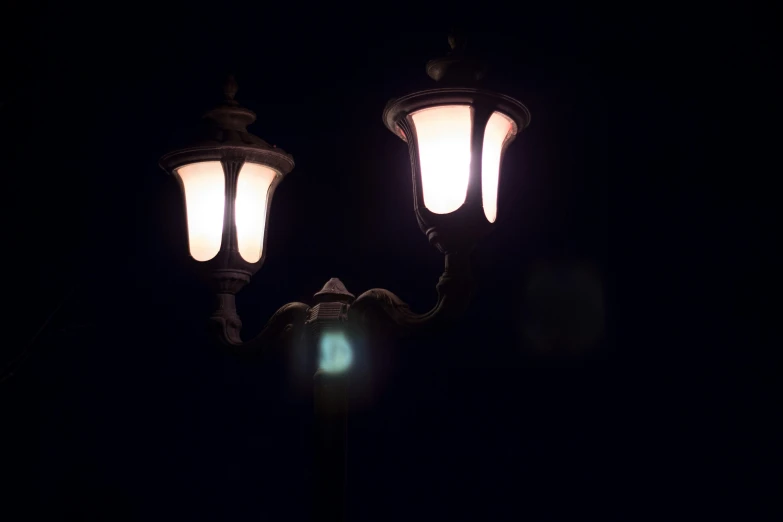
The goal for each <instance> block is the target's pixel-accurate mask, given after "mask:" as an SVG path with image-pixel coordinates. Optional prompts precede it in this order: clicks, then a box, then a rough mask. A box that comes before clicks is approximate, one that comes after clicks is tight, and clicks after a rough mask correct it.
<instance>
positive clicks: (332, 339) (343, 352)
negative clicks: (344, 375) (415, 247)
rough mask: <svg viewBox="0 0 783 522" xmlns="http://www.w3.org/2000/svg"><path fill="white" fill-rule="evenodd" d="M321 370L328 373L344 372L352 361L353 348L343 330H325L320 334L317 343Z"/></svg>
mask: <svg viewBox="0 0 783 522" xmlns="http://www.w3.org/2000/svg"><path fill="white" fill-rule="evenodd" d="M319 351H320V362H319V366H320V368H321V369H322V370H324V371H325V372H329V373H340V372H344V371H345V370H347V369H348V367H349V366H351V361H353V349H352V348H351V343H350V342H349V341H348V338H347V337H345V334H344V333H343V332H327V333H325V334H323V335H322V336H321V342H320V344H319Z"/></svg>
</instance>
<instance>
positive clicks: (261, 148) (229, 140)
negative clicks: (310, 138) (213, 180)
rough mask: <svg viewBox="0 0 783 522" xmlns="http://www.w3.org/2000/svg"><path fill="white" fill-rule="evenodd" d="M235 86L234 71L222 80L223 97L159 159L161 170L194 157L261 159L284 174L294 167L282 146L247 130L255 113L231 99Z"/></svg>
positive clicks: (195, 158) (194, 159)
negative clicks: (198, 123) (179, 144)
mask: <svg viewBox="0 0 783 522" xmlns="http://www.w3.org/2000/svg"><path fill="white" fill-rule="evenodd" d="M237 90H238V86H237V83H236V80H235V79H234V77H233V75H231V76H229V77H228V78H227V79H226V81H225V83H224V84H223V95H224V99H223V101H222V102H221V103H219V104H218V105H217V106H215V107H214V108H212V109H210V110H209V111H207V112H206V113H205V114H204V115H203V117H202V121H201V124H200V125H198V126H197V128H196V129H195V132H192V133H191V134H190V136H188V138H187V139H186V140H185V142H184V143H182V144H181V146H179V147H178V148H176V149H175V150H173V151H171V152H168V153H167V154H165V155H164V156H163V157H162V158H161V159H160V166H161V167H162V168H163V169H164V170H168V171H173V170H174V169H176V168H177V167H180V166H182V165H185V164H187V163H192V162H196V161H209V160H213V161H214V160H223V159H229V158H230V159H234V160H244V161H250V162H253V163H260V164H262V165H266V166H268V167H271V168H273V169H274V170H276V171H277V172H279V173H280V174H281V175H285V174H287V173H288V172H290V171H291V170H292V169H293V168H294V158H293V157H292V156H291V155H290V154H288V153H286V152H285V151H284V150H283V149H281V148H279V147H277V146H275V145H270V144H269V143H268V142H266V141H265V140H263V139H261V138H259V137H258V136H256V135H254V134H252V133H250V132H248V130H247V126H248V125H250V124H251V123H253V122H255V121H256V114H255V113H254V112H253V111H251V110H250V109H247V108H245V107H242V106H240V105H239V103H238V102H237V101H236V100H235V99H234V97H235V96H236V93H237Z"/></svg>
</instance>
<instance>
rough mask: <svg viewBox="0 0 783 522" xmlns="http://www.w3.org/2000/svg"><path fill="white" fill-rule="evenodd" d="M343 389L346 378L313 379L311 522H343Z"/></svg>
mask: <svg viewBox="0 0 783 522" xmlns="http://www.w3.org/2000/svg"><path fill="white" fill-rule="evenodd" d="M347 389H348V378H347V375H346V374H330V373H327V372H325V371H323V370H318V371H317V372H316V373H315V376H314V377H313V395H314V397H313V399H314V403H315V464H316V466H315V468H316V471H315V472H316V477H315V482H314V484H313V485H314V488H315V491H314V502H313V510H314V513H313V515H314V516H313V520H316V521H319V522H343V521H344V520H345V486H346V478H347V466H346V457H347V452H346V431H347V420H348V414H347V401H348V397H347Z"/></svg>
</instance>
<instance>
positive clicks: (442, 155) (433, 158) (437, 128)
mask: <svg viewBox="0 0 783 522" xmlns="http://www.w3.org/2000/svg"><path fill="white" fill-rule="evenodd" d="M411 118H412V119H413V124H414V126H415V127H416V136H417V139H418V146H419V164H420V166H421V185H422V191H423V192H424V194H423V197H424V206H426V207H427V208H428V209H429V210H430V211H431V212H434V213H435V214H448V213H449V212H454V211H455V210H457V209H458V208H459V207H461V206H462V204H463V203H464V202H465V196H466V195H467V192H468V178H469V176H470V134H471V128H472V115H471V110H470V107H468V106H467V105H447V106H443V107H434V108H431V109H423V110H421V111H418V112H414V113H413V114H412V115H411Z"/></svg>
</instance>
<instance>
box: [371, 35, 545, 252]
mask: <svg viewBox="0 0 783 522" xmlns="http://www.w3.org/2000/svg"><path fill="white" fill-rule="evenodd" d="M450 43H451V45H452V53H451V54H449V55H448V56H447V57H445V58H440V59H436V60H432V61H430V62H429V63H428V64H427V72H428V74H429V75H430V77H431V78H433V79H434V80H436V81H441V83H443V84H445V85H444V87H442V88H438V89H429V90H425V91H420V92H416V93H413V94H409V95H407V96H403V97H401V98H398V99H396V100H392V101H390V102H389V103H388V104H387V106H386V109H385V111H384V113H383V120H384V123H385V124H386V126H387V127H388V128H389V130H391V131H392V132H393V133H394V134H396V135H397V136H399V137H400V138H402V139H403V140H404V141H406V142H407V143H408V150H409V152H410V158H411V170H412V174H413V200H414V209H415V211H416V216H417V219H418V222H419V226H420V228H421V230H422V231H423V232H424V233H425V234H426V235H427V237H428V238H429V240H430V242H431V243H432V244H433V245H435V246H436V247H437V248H438V249H439V250H440V251H442V252H444V253H448V252H450V251H455V250H463V249H469V248H470V247H472V246H473V244H474V243H475V241H476V240H477V239H478V238H479V237H480V236H482V235H483V234H485V233H486V232H487V231H488V230H489V229H490V228H491V226H492V225H493V224H494V223H495V221H496V219H497V216H498V189H499V186H500V167H501V165H502V162H503V154H504V152H505V150H506V147H507V146H508V145H509V144H510V143H511V142H512V141H513V140H514V138H515V137H516V135H517V134H518V133H519V132H520V131H521V130H522V129H524V128H525V127H526V126H527V125H528V123H529V122H530V113H529V112H528V110H527V108H526V107H525V106H524V105H522V104H521V103H520V102H518V101H517V100H515V99H513V98H510V97H508V96H505V95H502V94H498V93H495V92H491V91H488V90H484V89H479V88H476V87H475V86H474V85H475V84H476V83H477V81H478V80H479V79H481V77H482V76H483V69H481V67H480V66H479V65H478V64H477V63H476V62H474V61H472V60H470V59H469V58H467V57H465V56H464V54H463V49H464V48H463V47H461V46H460V44H459V43H457V42H455V41H454V40H452V39H450Z"/></svg>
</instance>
